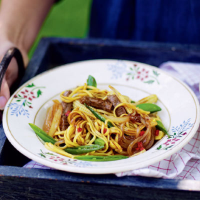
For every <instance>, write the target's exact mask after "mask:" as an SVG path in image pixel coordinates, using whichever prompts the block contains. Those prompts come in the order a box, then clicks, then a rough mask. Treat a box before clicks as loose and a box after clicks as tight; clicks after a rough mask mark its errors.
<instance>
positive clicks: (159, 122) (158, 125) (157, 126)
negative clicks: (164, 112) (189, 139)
mask: <svg viewBox="0 0 200 200" xmlns="http://www.w3.org/2000/svg"><path fill="white" fill-rule="evenodd" d="M156 128H157V129H159V130H161V131H162V132H164V133H165V134H166V135H168V138H170V135H169V133H168V132H167V130H166V128H165V127H164V125H163V123H162V122H161V121H159V120H157V125H156Z"/></svg>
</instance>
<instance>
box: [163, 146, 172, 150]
mask: <svg viewBox="0 0 200 200" xmlns="http://www.w3.org/2000/svg"><path fill="white" fill-rule="evenodd" d="M171 147H173V145H171V146H168V147H166V148H165V150H167V149H170V148H171Z"/></svg>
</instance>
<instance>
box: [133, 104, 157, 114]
mask: <svg viewBox="0 0 200 200" xmlns="http://www.w3.org/2000/svg"><path fill="white" fill-rule="evenodd" d="M136 107H138V108H140V109H142V110H144V111H149V112H150V113H154V112H158V111H161V108H160V107H159V106H157V105H156V104H153V103H142V104H138V105H137V106H136Z"/></svg>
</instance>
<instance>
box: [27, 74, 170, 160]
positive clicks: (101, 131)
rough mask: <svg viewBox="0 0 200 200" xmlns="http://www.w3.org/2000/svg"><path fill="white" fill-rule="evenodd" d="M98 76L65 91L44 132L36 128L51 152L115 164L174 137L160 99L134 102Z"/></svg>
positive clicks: (152, 98) (56, 102) (48, 116)
mask: <svg viewBox="0 0 200 200" xmlns="http://www.w3.org/2000/svg"><path fill="white" fill-rule="evenodd" d="M109 88H110V89H109V90H100V89H98V88H97V83H96V80H95V78H94V77H92V76H89V77H88V79H87V83H85V84H84V85H82V86H78V87H76V88H75V89H74V90H67V91H63V92H62V93H61V94H60V99H61V102H60V101H59V100H53V105H52V106H51V107H50V108H48V110H47V114H46V119H45V121H44V125H43V130H42V129H40V128H39V127H37V126H36V125H34V124H30V126H31V128H32V129H33V130H34V131H35V133H36V134H37V135H38V136H39V137H40V138H41V139H42V140H43V141H44V144H45V147H46V148H47V149H48V150H51V151H53V152H56V153H58V154H61V155H64V156H67V157H70V158H75V159H80V160H86V161H113V160H119V159H125V158H128V157H131V156H135V155H138V154H140V153H144V152H145V151H146V150H148V149H150V148H151V147H152V146H153V145H154V144H155V142H156V140H160V139H162V137H163V136H164V135H165V134H168V133H167V131H166V129H165V127H164V126H163V124H162V122H161V119H160V118H159V116H158V114H157V112H158V111H161V108H160V107H159V106H157V105H156V104H155V103H156V102H157V100H158V98H157V96H156V95H150V96H147V97H145V98H143V99H141V100H139V101H136V102H135V101H133V100H132V99H130V98H129V97H128V96H125V95H123V94H121V93H120V92H119V91H118V90H117V89H116V88H114V87H113V86H111V85H109Z"/></svg>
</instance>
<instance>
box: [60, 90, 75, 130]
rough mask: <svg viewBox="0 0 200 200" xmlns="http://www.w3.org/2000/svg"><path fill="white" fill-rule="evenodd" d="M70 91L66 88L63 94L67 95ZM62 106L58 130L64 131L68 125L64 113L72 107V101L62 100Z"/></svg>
mask: <svg viewBox="0 0 200 200" xmlns="http://www.w3.org/2000/svg"><path fill="white" fill-rule="evenodd" d="M71 93H72V91H71V90H67V91H65V93H64V94H63V95H64V96H65V97H67V96H69V95H70V94H71ZM61 105H62V107H63V112H62V116H61V120H60V130H61V131H65V130H66V129H67V128H68V126H69V123H68V121H67V116H66V115H65V113H66V112H67V111H71V110H72V108H73V103H65V102H63V101H62V103H61Z"/></svg>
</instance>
